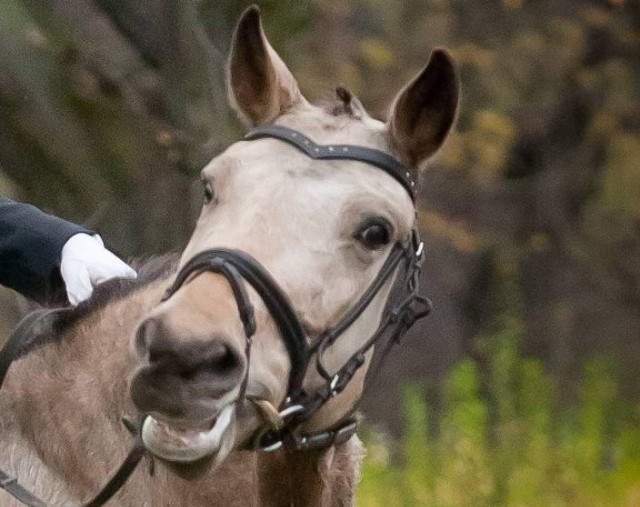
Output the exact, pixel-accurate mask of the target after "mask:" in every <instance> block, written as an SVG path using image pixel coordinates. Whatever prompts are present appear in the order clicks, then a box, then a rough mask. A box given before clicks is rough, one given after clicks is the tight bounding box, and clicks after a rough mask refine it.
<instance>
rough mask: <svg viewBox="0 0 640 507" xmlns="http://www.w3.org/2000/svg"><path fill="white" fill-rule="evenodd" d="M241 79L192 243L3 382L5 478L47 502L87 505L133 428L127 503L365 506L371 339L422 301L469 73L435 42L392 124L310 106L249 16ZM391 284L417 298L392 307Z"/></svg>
mask: <svg viewBox="0 0 640 507" xmlns="http://www.w3.org/2000/svg"><path fill="white" fill-rule="evenodd" d="M227 83H228V92H229V99H230V103H231V105H232V107H233V108H234V109H235V110H236V111H237V113H238V115H239V117H240V118H241V120H242V121H243V122H244V123H245V124H246V125H247V126H248V127H250V128H252V130H250V131H249V135H248V137H246V138H245V139H243V140H240V141H238V142H236V143H234V144H232V145H231V146H230V147H228V149H226V151H224V152H223V153H222V154H220V155H219V156H217V157H216V158H214V159H213V160H212V161H211V162H210V163H209V164H208V165H206V167H204V169H203V170H202V173H201V179H202V188H203V205H202V211H201V214H200V216H199V219H198V221H197V224H196V226H195V230H194V231H193V234H192V236H191V238H190V240H189V242H188V244H187V246H186V248H185V249H184V251H183V252H182V253H181V254H180V256H179V257H177V258H169V259H164V260H156V261H153V262H151V263H148V264H146V265H144V266H142V267H141V268H140V274H139V278H138V280H136V281H116V282H113V283H110V284H109V283H107V284H106V285H105V286H104V287H98V288H97V289H96V293H95V295H94V296H93V297H92V298H91V299H90V300H89V301H87V302H86V303H83V304H81V305H79V306H78V307H77V308H75V309H71V310H66V312H67V313H65V314H64V315H65V318H64V322H57V324H56V325H54V326H52V329H53V332H52V335H53V336H52V337H51V338H50V339H47V340H44V342H43V343H39V344H37V346H34V347H32V349H33V350H30V351H29V353H28V354H26V353H25V354H22V355H20V357H18V358H16V360H15V361H14V362H13V364H12V365H11V369H10V371H9V372H8V374H7V376H6V380H5V383H4V385H3V387H2V391H0V469H2V470H5V471H7V474H8V475H10V476H11V477H15V478H17V479H18V481H19V483H20V484H21V485H22V486H24V487H25V488H26V489H28V490H29V491H31V493H32V494H33V495H35V496H37V497H38V498H40V499H42V500H43V501H44V502H46V504H47V505H52V506H69V505H79V504H81V503H82V502H86V501H87V500H88V499H90V498H92V497H93V495H95V493H96V491H98V490H99V489H100V488H101V487H102V486H103V485H104V483H105V480H106V478H108V477H109V476H110V475H111V474H112V472H113V470H114V469H115V468H116V466H117V465H118V463H119V462H120V460H122V459H123V458H124V457H125V456H127V452H128V449H129V447H130V445H131V442H132V438H133V437H132V435H131V431H133V432H134V433H136V434H137V437H136V438H139V439H140V441H141V442H142V444H143V447H144V449H145V456H146V457H145V458H143V461H141V462H140V464H139V466H137V468H135V470H133V471H132V472H131V476H130V477H129V478H128V480H127V481H126V483H125V484H124V485H123V486H122V488H121V489H120V490H119V491H117V492H115V493H114V494H115V496H114V498H113V502H114V505H122V506H136V507H139V506H143V505H148V506H177V505H184V506H193V507H196V506H201V505H202V506H204V505H207V506H211V505H224V506H233V505H242V506H245V505H260V506H280V505H296V506H302V505H314V506H315V505H319V506H329V505H331V506H335V505H351V504H352V503H353V501H354V495H355V488H356V485H357V482H358V479H359V469H360V462H361V459H362V457H363V453H364V450H363V445H362V443H361V441H360V440H359V439H358V437H357V435H356V433H355V429H354V428H355V422H354V418H353V413H354V409H355V407H357V404H358V401H359V399H360V397H361V395H362V392H363V389H364V384H365V378H366V375H367V371H368V369H369V368H370V367H371V361H372V356H373V350H374V348H375V346H376V344H377V338H378V336H379V335H380V334H381V333H382V331H383V330H384V329H387V327H388V326H390V327H391V328H393V326H396V327H397V328H398V329H401V330H403V331H404V330H406V328H407V327H409V326H410V324H411V322H407V318H408V317H411V315H412V311H413V318H417V317H418V316H419V315H415V314H416V313H418V311H416V310H415V305H417V304H420V303H422V304H424V300H423V299H421V297H420V296H417V295H416V294H417V292H416V291H417V286H416V283H417V275H416V273H417V271H416V270H415V269H414V268H416V266H417V265H419V261H420V258H421V252H420V251H419V250H420V244H419V241H418V240H417V239H416V235H417V224H416V211H415V207H414V198H415V180H416V179H417V177H418V171H419V169H418V168H419V167H421V166H422V165H423V162H425V161H426V160H427V159H429V158H430V157H431V156H432V155H433V154H434V153H435V152H436V151H437V150H438V148H439V147H440V146H441V145H442V143H443V142H444V140H445V138H446V136H447V134H448V132H449V131H450V129H451V127H452V124H453V123H454V119H455V115H456V110H457V103H458V81H457V76H456V71H455V68H454V65H453V62H452V60H451V58H450V56H449V55H448V54H447V53H446V51H444V50H441V49H439V50H435V51H434V52H433V53H432V55H431V57H430V59H429V61H428V63H427V65H426V66H425V67H424V69H423V70H422V71H421V72H420V73H419V74H418V75H417V76H416V77H415V78H414V79H413V80H412V81H410V82H409V83H408V84H407V85H406V86H405V87H404V88H403V89H401V91H400V92H399V93H398V94H397V96H396V98H395V100H394V102H393V105H392V106H391V109H390V115H389V119H388V121H387V122H381V121H379V120H376V119H374V118H372V117H371V116H370V115H369V114H368V113H367V112H366V111H365V109H364V107H363V106H362V104H361V103H360V102H359V101H358V99H357V98H356V97H355V96H353V95H352V94H351V93H350V92H349V91H348V90H346V89H344V88H339V89H338V90H337V95H338V97H337V99H336V100H335V101H333V102H331V103H321V104H313V103H311V102H309V101H308V100H307V99H306V98H305V97H304V96H303V95H302V93H301V91H300V89H299V87H298V84H297V82H296V80H295V78H294V77H293V75H292V73H291V72H290V70H289V69H288V68H287V67H286V65H285V63H284V62H283V61H282V59H281V58H280V57H279V55H278V54H277V53H276V52H275V50H274V49H273V48H272V46H271V44H270V43H269V41H268V39H267V38H266V35H265V33H264V30H263V28H262V24H261V19H260V14H259V11H258V9H257V8H256V7H251V8H249V9H247V10H246V11H245V12H244V14H243V15H242V17H241V18H240V20H239V22H238V24H237V26H236V28H235V31H234V34H233V39H232V46H231V51H230V55H229V59H228V64H227ZM155 205H162V203H156V204H155ZM403 267H404V268H406V270H407V271H408V272H409V273H410V274H411V275H412V276H409V277H408V278H409V279H408V281H407V282H406V284H404V282H405V278H407V277H404V276H401V275H400V272H401V271H402V269H403ZM397 281H399V282H401V283H403V287H405V286H407V287H409V290H410V292H409V294H410V296H411V297H410V298H408V299H406V300H404V302H403V303H402V304H398V305H397V306H396V307H394V311H391V312H390V311H388V310H387V309H386V305H387V301H388V299H389V297H390V294H391V293H392V288H393V287H394V284H396V282H397ZM167 287H169V289H168V290H167ZM394 291H395V289H394ZM412 309H413V310H412ZM423 313H424V312H423ZM409 320H411V319H409ZM393 329H395V328H393ZM313 366H315V367H313ZM125 416H126V417H129V419H128V420H129V421H131V420H136V421H139V424H138V423H136V424H132V423H131V422H130V423H129V424H127V425H123V423H122V419H123V417H125ZM131 426H134V429H133V430H132V428H131ZM267 451H270V452H267ZM5 482H7V483H8V482H10V481H8V480H7V481H5ZM0 504H2V505H10V506H13V505H20V504H19V503H16V501H15V500H14V499H13V498H12V497H11V496H9V495H8V494H7V492H6V491H2V490H1V489H0Z"/></svg>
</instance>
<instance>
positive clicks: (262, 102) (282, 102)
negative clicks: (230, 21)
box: [227, 5, 306, 126]
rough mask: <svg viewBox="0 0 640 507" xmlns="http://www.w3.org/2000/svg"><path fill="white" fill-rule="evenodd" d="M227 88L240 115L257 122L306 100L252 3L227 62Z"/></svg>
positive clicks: (271, 117)
mask: <svg viewBox="0 0 640 507" xmlns="http://www.w3.org/2000/svg"><path fill="white" fill-rule="evenodd" d="M227 89H228V93H229V101H230V103H231V106H232V107H233V108H234V109H235V110H236V111H237V112H238V114H239V115H240V119H241V120H243V121H244V122H245V123H247V124H249V125H252V126H255V125H260V124H263V123H268V122H271V121H273V120H275V119H276V118H277V117H278V116H280V115H281V114H282V113H284V112H285V111H287V110H288V109H291V108H292V107H293V106H295V105H298V104H301V103H306V100H305V98H304V97H303V96H302V94H301V93H300V88H299V87H298V83H297V82H296V80H295V78H294V77H293V75H292V74H291V72H290V71H289V69H288V68H287V66H286V65H285V64H284V62H283V61H282V60H281V59H280V57H279V56H278V54H277V53H276V52H275V50H274V49H273V48H272V47H271V44H269V41H268V40H267V38H266V36H265V35H264V31H263V29H262V23H261V21H260V10H259V9H258V7H257V6H255V5H252V6H251V7H249V8H248V9H247V10H245V11H244V13H243V14H242V16H241V17H240V21H238V26H236V29H235V32H234V34H233V40H232V43H231V53H230V54H229V61H228V63H227Z"/></svg>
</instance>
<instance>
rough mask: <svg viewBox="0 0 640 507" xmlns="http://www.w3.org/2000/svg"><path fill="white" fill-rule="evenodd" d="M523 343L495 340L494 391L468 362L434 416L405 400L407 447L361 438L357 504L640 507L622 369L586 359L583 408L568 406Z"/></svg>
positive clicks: (638, 458) (635, 440) (638, 431)
mask: <svg viewBox="0 0 640 507" xmlns="http://www.w3.org/2000/svg"><path fill="white" fill-rule="evenodd" d="M520 334H521V329H520V327H519V326H518V325H517V324H516V323H515V321H514V322H506V323H505V326H504V328H503V329H502V331H501V332H500V333H498V334H496V335H495V336H493V337H492V338H491V346H492V348H494V354H492V360H491V366H490V378H489V381H488V386H489V390H488V391H487V392H484V393H483V392H482V390H481V383H482V381H481V376H482V375H481V373H480V372H479V371H478V367H477V365H476V364H475V363H474V362H473V361H471V360H465V361H462V362H460V363H459V364H458V365H457V366H456V367H455V368H454V369H453V370H452V371H451V372H450V373H449V375H448V377H447V380H446V382H445V387H444V393H443V400H442V408H441V410H440V411H438V412H437V413H433V411H432V410H430V409H429V408H428V407H429V405H428V404H427V403H426V401H425V397H424V395H423V392H422V391H421V390H420V389H418V388H416V387H411V388H407V389H406V390H405V392H404V412H405V418H406V432H405V435H404V436H403V438H402V439H401V441H400V442H394V441H391V440H389V439H387V438H384V436H383V434H381V433H376V431H375V430H373V429H369V431H368V432H367V434H366V435H365V444H366V447H367V457H366V458H365V462H364V467H363V474H362V482H361V485H360V488H359V490H358V503H359V505H362V506H363V507H376V506H380V507H386V506H389V505H393V506H407V507H417V506H442V507H449V506H450V507H453V506H459V507H466V506H471V505H473V506H501V505H505V506H507V505H508V506H526V507H533V506H541V507H542V506H544V507H550V506H576V507H578V506H581V507H582V506H584V507H591V506H603V507H604V506H612V507H613V506H628V507H631V506H635V505H638V504H639V502H640V405H638V404H637V403H635V404H634V403H626V402H622V401H620V399H619V398H617V397H616V389H617V386H616V382H615V380H614V379H615V368H614V365H612V364H611V362H610V361H608V360H605V359H594V360H590V361H588V362H587V363H586V364H585V366H584V372H583V376H584V378H583V382H582V386H581V389H580V398H579V400H578V401H577V403H575V404H574V405H573V406H564V405H562V404H559V403H558V401H559V400H558V397H557V387H558V385H557V382H555V381H554V379H553V377H552V376H551V375H550V374H549V373H547V372H545V369H544V365H543V364H542V362H541V361H538V360H533V359H526V358H523V357H522V356H521V355H520V354H519V353H518V352H517V342H518V340H519V338H520ZM430 419H431V423H430V422H429V420H430ZM429 427H431V428H435V429H434V430H433V431H432V432H430V433H429V431H428V428H429Z"/></svg>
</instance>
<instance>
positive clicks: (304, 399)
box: [163, 125, 431, 451]
mask: <svg viewBox="0 0 640 507" xmlns="http://www.w3.org/2000/svg"><path fill="white" fill-rule="evenodd" d="M263 138H275V139H279V140H281V141H284V142H286V143H288V144H290V145H292V146H294V147H295V148H297V149H299V150H300V151H302V152H303V153H304V154H306V155H307V156H308V157H310V158H312V159H316V160H355V161H358V162H364V163H366V164H369V165H373V166H375V167H377V168H378V169H381V170H383V171H385V172H386V173H387V174H389V175H390V176H391V177H393V178H394V179H395V180H396V181H398V182H399V183H400V184H401V185H402V186H403V187H404V188H405V190H406V191H407V192H408V193H409V196H410V197H411V199H412V201H414V202H415V182H414V181H413V179H412V178H411V173H410V172H409V171H408V170H407V169H406V168H405V167H404V166H403V165H402V164H400V162H398V161H397V160H396V159H395V158H393V157H391V156H390V155H388V154H386V153H384V152H382V151H379V150H375V149H372V148H365V147H362V146H354V145H346V144H341V145H331V146H322V145H318V144H316V143H314V142H313V141H311V140H310V139H309V138H308V137H306V136H304V135H303V134H301V133H300V132H298V131H296V130H293V129H289V128H286V127H282V126H277V125H268V126H263V127H258V128H255V129H253V130H251V131H249V133H248V134H247V135H246V136H245V139H246V140H247V141H252V140H256V139H263ZM423 256H424V253H423V244H422V242H421V241H420V239H419V235H418V230H417V228H414V229H413V230H412V232H411V237H410V238H408V239H407V240H405V241H404V242H398V243H396V244H395V245H393V247H392V249H391V252H390V253H389V256H388V257H387V260H386V261H385V263H384V265H383V266H382V268H381V269H380V272H379V273H378V275H377V276H376V278H375V279H374V280H373V282H372V283H371V285H370V286H369V287H368V288H367V289H366V290H365V291H364V293H363V294H362V296H360V299H359V300H358V301H357V302H356V303H355V304H354V305H353V306H352V307H351V308H350V309H349V310H348V311H347V312H346V314H345V315H343V316H342V318H341V319H340V321H339V322H338V323H337V324H336V325H335V326H334V327H332V328H329V329H326V330H324V331H323V332H322V333H320V334H319V335H318V336H316V337H313V339H312V343H311V344H309V343H308V341H307V334H306V333H305V330H304V327H303V325H302V324H301V322H300V319H299V318H298V314H297V312H296V311H295V309H294V308H293V305H292V304H291V301H290V300H289V298H288V297H287V295H286V293H285V292H284V291H283V290H282V288H281V287H280V286H279V285H278V283H277V282H276V281H275V280H274V278H273V277H272V276H271V275H270V274H269V272H268V271H267V270H266V269H265V268H264V266H262V265H261V264H260V263H259V262H258V261H257V260H256V259H254V258H253V257H251V256H250V255H249V254H247V253H246V252H242V251H239V250H232V249H224V248H214V249H210V250H205V251H203V252H201V253H199V254H197V255H196V256H195V257H193V258H192V259H191V260H189V261H188V262H187V263H186V264H185V265H184V266H183V267H182V269H181V270H180V272H179V273H178V275H177V276H176V279H175V281H174V283H173V284H172V285H171V287H169V289H167V291H166V292H165V294H164V296H163V301H166V300H167V299H169V298H170V297H171V296H173V294H175V293H176V292H177V291H178V290H179V289H180V288H181V287H182V286H183V285H184V284H185V283H186V282H187V281H188V280H191V279H192V278H193V277H194V276H197V275H199V274H201V273H203V272H207V271H208V272H214V273H218V274H220V275H222V276H224V277H225V278H226V280H227V282H228V283H229V285H230V286H231V288H232V291H233V294H234V297H235V300H236V304H237V306H238V309H239V313H240V319H241V321H242V323H243V326H244V330H245V335H246V338H247V346H246V354H247V359H249V358H250V350H251V340H252V337H253V334H254V333H255V330H256V326H255V321H254V310H253V306H252V304H251V301H250V300H249V297H248V295H247V292H246V289H245V287H244V282H243V280H244V281H246V282H247V283H249V285H251V287H253V289H255V291H256V292H257V293H258V295H259V296H260V298H261V299H262V301H263V302H264V304H265V306H266V307H267V309H268V311H269V313H270V315H271V317H272V318H273V320H274V322H275V323H276V326H277V327H278V331H279V333H280V336H281V338H282V339H283V341H284V344H285V346H286V348H287V352H288V354H289V359H290V363H291V371H290V374H289V383H288V389H287V396H286V398H285V401H284V403H283V405H282V406H281V407H280V409H279V411H278V413H277V414H276V419H277V422H276V423H275V424H270V425H265V426H264V427H263V428H261V429H260V430H259V431H258V432H257V433H256V435H255V436H254V439H253V446H254V448H258V449H262V450H265V451H273V450H276V449H279V448H280V447H282V446H284V447H285V448H287V449H295V450H304V449H310V448H321V447H326V446H329V445H332V444H335V443H340V442H343V441H345V440H347V439H348V438H350V437H351V436H352V435H353V434H354V433H355V429H356V422H355V419H354V418H353V412H354V411H355V407H354V409H353V410H352V411H350V412H349V413H348V414H347V415H346V416H344V417H343V418H342V419H341V421H340V422H339V423H337V424H336V425H334V427H332V428H331V429H328V430H325V431H321V432H315V433H312V434H309V433H307V434H303V433H302V432H301V431H300V427H301V425H302V424H303V423H304V422H306V421H308V420H309V419H310V418H311V417H312V416H313V415H314V414H315V413H316V412H317V411H318V410H320V408H321V407H322V406H323V405H324V404H325V403H326V402H327V401H328V400H329V399H331V398H332V397H333V396H336V395H337V394H339V393H341V392H342V391H343V390H344V389H345V388H346V387H347V385H348V384H349V382H350V381H351V379H352V378H353V376H354V375H355V373H356V372H357V371H358V370H359V368H360V367H361V366H362V365H363V364H364V363H365V360H366V354H367V353H368V352H369V351H370V350H371V349H372V347H373V346H374V345H375V344H376V343H378V342H379V341H380V340H381V339H382V338H383V337H385V336H387V337H388V340H389V341H388V343H390V344H394V343H397V342H399V341H400V339H401V337H402V336H403V335H404V334H405V333H406V332H407V331H408V330H409V328H410V327H411V326H412V325H413V324H414V323H415V322H416V320H418V319H420V318H422V317H424V316H425V315H427V314H428V313H429V311H430V309H431V303H430V302H429V300H428V299H426V298H425V297H423V296H421V295H420V294H419V282H420V280H419V277H420V268H421V265H422V260H423ZM400 265H403V266H404V272H405V276H404V280H403V282H402V287H401V291H402V293H403V295H402V297H401V299H400V301H399V302H398V303H397V304H395V305H393V306H391V307H388V308H387V310H386V313H385V315H384V316H383V318H382V320H381V323H380V325H379V327H378V329H377V330H376V331H375V332H374V334H373V335H372V336H371V337H370V338H369V339H368V340H367V341H366V342H365V343H364V345H363V346H362V347H360V348H359V349H358V350H357V351H356V352H355V354H353V355H352V356H351V357H350V358H349V359H348V360H347V361H346V362H345V363H344V364H343V365H342V367H340V368H339V369H338V371H337V372H336V373H334V374H329V372H328V371H327V369H326V368H325V366H324V364H323V356H324V352H325V351H326V350H327V348H328V347H330V346H331V345H333V344H334V343H335V342H336V341H337V339H338V338H339V337H340V336H341V335H342V334H344V332H345V331H346V330H347V329H349V327H350V326H351V325H352V324H353V323H354V322H355V321H356V320H357V319H358V317H360V315H362V313H363V312H364V311H365V310H366V309H367V307H368V306H369V304H370V303H371V301H373V299H374V298H375V296H376V295H377V294H378V292H379V291H380V290H381V289H382V287H383V286H384V285H385V283H386V282H387V281H388V280H389V279H390V278H391V277H392V276H393V274H394V273H395V272H396V271H397V268H398V267H399V266H400ZM387 306H389V305H387ZM389 348H390V347H389ZM387 350H388V349H387ZM384 355H386V354H383V357H384ZM314 356H315V367H316V370H317V371H318V373H319V374H320V375H321V376H322V377H323V378H324V380H325V382H324V384H323V385H322V386H321V387H320V388H318V389H315V390H313V391H307V390H305V389H304V388H303V381H304V378H305V375H306V373H307V371H308V369H309V365H310V362H311V358H312V357H314ZM248 374H249V365H247V372H246V374H245V378H244V381H243V384H242V389H241V396H240V398H242V397H244V391H245V388H246V384H247V379H248Z"/></svg>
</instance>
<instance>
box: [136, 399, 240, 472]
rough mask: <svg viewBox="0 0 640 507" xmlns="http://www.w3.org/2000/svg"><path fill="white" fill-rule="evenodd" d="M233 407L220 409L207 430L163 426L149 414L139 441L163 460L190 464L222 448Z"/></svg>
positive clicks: (164, 424)
mask: <svg viewBox="0 0 640 507" xmlns="http://www.w3.org/2000/svg"><path fill="white" fill-rule="evenodd" d="M234 412H235V404H229V405H227V406H226V407H224V408H223V409H222V410H221V411H220V413H219V414H218V416H217V417H216V418H215V419H210V420H209V427H208V428H206V429H202V426H199V428H198V429H194V427H193V426H190V427H189V428H188V429H185V428H184V427H182V425H181V426H177V425H174V424H171V423H167V422H165V421H163V420H162V419H156V418H155V417H154V416H152V415H149V416H147V417H146V418H145V420H144V423H143V425H142V441H143V443H144V445H145V447H146V448H147V449H148V450H149V451H151V452H152V453H153V454H155V455H157V456H158V457H160V458H162V459H165V460H167V461H172V462H178V463H190V462H194V461H197V460H200V459H202V458H204V457H206V456H208V455H211V454H215V453H216V452H218V451H219V450H220V448H221V447H222V445H223V440H224V437H225V434H226V433H227V430H228V429H229V427H230V426H231V422H232V419H233V415H234Z"/></svg>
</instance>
